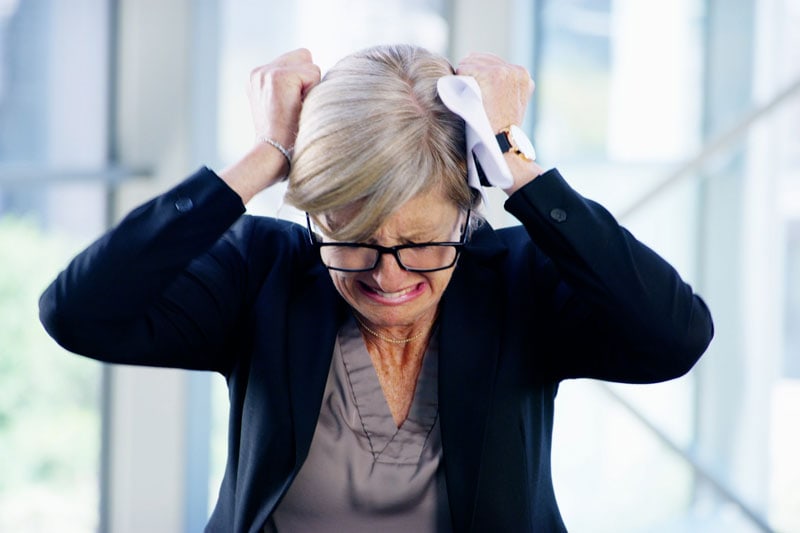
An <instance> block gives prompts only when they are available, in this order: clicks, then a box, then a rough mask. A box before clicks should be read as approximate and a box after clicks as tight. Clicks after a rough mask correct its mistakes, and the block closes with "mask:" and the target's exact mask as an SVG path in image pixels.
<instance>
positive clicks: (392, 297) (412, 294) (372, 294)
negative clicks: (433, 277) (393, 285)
mask: <svg viewBox="0 0 800 533" xmlns="http://www.w3.org/2000/svg"><path fill="white" fill-rule="evenodd" d="M358 286H359V287H360V288H361V292H363V293H364V294H365V295H366V296H367V297H369V298H370V299H371V300H374V301H376V302H379V303H381V304H384V305H399V304H403V303H406V302H408V301H410V300H413V299H414V298H416V297H417V296H419V295H420V294H422V292H423V291H424V290H425V284H424V283H417V284H416V285H413V286H411V287H406V288H405V289H401V290H399V291H395V292H384V291H382V290H380V289H377V288H375V287H370V286H369V285H367V284H366V283H364V282H363V281H359V282H358Z"/></svg>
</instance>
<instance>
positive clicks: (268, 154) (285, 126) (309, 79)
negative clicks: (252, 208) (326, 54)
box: [220, 48, 320, 203]
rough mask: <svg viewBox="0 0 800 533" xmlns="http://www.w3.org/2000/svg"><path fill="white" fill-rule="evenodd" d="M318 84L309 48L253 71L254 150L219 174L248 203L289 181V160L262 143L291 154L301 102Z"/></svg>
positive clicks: (301, 49)
mask: <svg viewBox="0 0 800 533" xmlns="http://www.w3.org/2000/svg"><path fill="white" fill-rule="evenodd" d="M319 80H320V69H319V67H318V66H317V65H315V64H314V62H313V60H312V58H311V52H309V51H308V50H306V49H305V48H300V49H298V50H294V51H292V52H287V53H285V54H283V55H281V56H279V57H278V58H276V59H275V60H274V61H272V62H270V63H267V64H266V65H262V66H260V67H256V68H255V69H253V70H252V71H251V73H250V80H249V84H248V87H247V95H248V98H249V100H250V113H251V116H252V119H253V128H254V134H255V139H256V140H255V144H254V146H253V147H252V148H251V150H250V151H249V152H248V153H247V155H245V157H244V158H242V159H241V160H240V161H238V162H237V163H235V164H234V165H232V166H231V167H229V168H227V169H225V170H224V171H223V172H222V173H221V174H220V175H221V177H222V179H223V180H224V181H225V182H226V183H228V185H229V186H230V187H231V188H232V189H233V190H235V191H236V192H237V193H238V194H239V196H241V197H242V201H243V202H244V203H247V202H248V201H249V200H250V198H252V197H253V196H254V195H255V194H257V193H258V192H260V191H262V190H264V189H266V188H267V187H269V186H271V185H273V184H275V183H277V182H278V181H280V180H281V179H282V178H284V177H285V176H286V174H287V172H288V169H289V165H288V164H287V161H286V158H285V157H284V155H283V154H282V153H281V152H280V151H279V150H278V149H277V148H275V147H274V146H272V145H270V144H269V143H266V142H264V141H263V140H262V139H265V138H267V139H272V140H273V141H276V142H278V143H280V144H281V145H282V146H284V147H286V148H287V149H289V148H291V147H292V146H293V145H294V140H295V137H296V136H297V127H298V122H299V119H300V110H301V109H302V106H303V100H304V99H305V96H306V94H307V93H308V91H309V90H310V89H311V88H312V87H313V86H314V85H316V84H317V83H319Z"/></svg>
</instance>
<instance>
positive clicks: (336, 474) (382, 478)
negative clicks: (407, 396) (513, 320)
mask: <svg viewBox="0 0 800 533" xmlns="http://www.w3.org/2000/svg"><path fill="white" fill-rule="evenodd" d="M437 375H438V346H437V342H436V336H435V335H433V336H432V339H431V342H430V345H429V346H428V349H427V351H426V353H425V356H424V360H423V363H422V369H421V370H420V375H419V378H418V380H417V388H416V391H415V393H414V399H413V402H412V405H411V410H410V411H409V414H408V418H407V419H406V421H405V422H403V424H402V426H400V428H398V427H397V426H396V425H395V423H394V419H393V418H392V414H391V412H390V411H389V406H388V404H387V403H386V399H385V397H384V395H383V391H382V390H381V386H380V383H379V382H378V376H377V374H376V373H375V369H374V367H373V366H372V362H371V360H370V356H369V353H368V352H367V348H366V346H365V344H364V340H363V339H362V337H361V332H360V331H359V329H358V327H357V325H356V322H355V320H354V319H353V318H352V317H351V318H350V319H349V320H348V321H347V323H346V324H345V325H344V326H343V327H342V329H341V330H340V331H339V334H338V337H337V340H336V345H335V346H334V353H333V358H332V361H331V368H330V372H329V373H328V381H327V384H326V386H325V393H324V396H323V401H322V408H321V411H320V415H319V420H318V421H317V427H316V430H315V432H314V437H313V440H312V442H311V448H310V450H309V453H308V457H307V459H306V461H305V463H304V464H303V466H302V467H301V468H300V472H299V473H298V475H297V478H295V480H294V482H293V483H292V485H291V487H289V490H288V492H287V493H286V495H285V496H284V498H283V500H281V502H280V503H279V504H278V507H277V508H276V509H275V512H274V513H273V514H272V516H271V517H270V519H269V520H268V522H267V524H266V527H265V532H267V533H274V532H280V533H286V532H298V531H302V532H314V531H351V532H359V531H364V532H366V531H370V532H374V531H378V532H380V533H391V532H404V533H405V532H409V531H412V532H414V533H425V532H434V531H450V530H451V526H450V510H449V507H448V504H447V490H446V487H445V482H444V465H443V463H442V445H441V435H440V431H439V420H438V412H439V406H438V394H437V392H438V382H437Z"/></svg>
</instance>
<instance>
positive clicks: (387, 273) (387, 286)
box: [372, 253, 409, 292]
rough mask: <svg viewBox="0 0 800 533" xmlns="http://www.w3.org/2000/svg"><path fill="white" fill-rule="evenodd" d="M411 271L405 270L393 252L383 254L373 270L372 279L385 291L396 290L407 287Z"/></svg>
mask: <svg viewBox="0 0 800 533" xmlns="http://www.w3.org/2000/svg"><path fill="white" fill-rule="evenodd" d="M408 274H409V272H408V271H407V270H403V268H402V267H401V266H400V263H399V262H398V261H397V257H395V256H394V255H393V254H390V253H385V254H381V256H380V258H379V259H378V266H376V267H375V269H374V270H372V279H373V280H375V283H376V284H377V285H378V288H380V290H382V291H384V292H394V291H397V290H400V289H402V288H404V287H405V282H406V278H407V277H408Z"/></svg>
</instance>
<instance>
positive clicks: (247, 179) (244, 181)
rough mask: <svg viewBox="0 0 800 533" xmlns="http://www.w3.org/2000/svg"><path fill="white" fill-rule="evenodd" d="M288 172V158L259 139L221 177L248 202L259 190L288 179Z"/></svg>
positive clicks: (243, 200)
mask: <svg viewBox="0 0 800 533" xmlns="http://www.w3.org/2000/svg"><path fill="white" fill-rule="evenodd" d="M288 172H289V162H288V161H287V158H286V157H285V156H284V155H283V154H282V153H281V152H280V151H279V150H277V149H276V148H275V147H274V146H272V145H270V144H268V143H266V142H262V141H258V142H256V143H255V144H254V145H253V147H252V148H250V150H249V151H248V152H247V154H245V156H244V157H243V158H242V159H240V160H239V161H237V162H236V163H234V164H232V165H231V166H229V167H227V168H226V169H225V170H223V171H222V172H221V173H220V177H221V178H222V180H223V181H225V183H227V184H228V186H229V187H230V188H231V189H233V190H234V191H235V192H236V193H237V194H239V196H240V197H241V198H242V202H243V203H245V204H246V203H247V202H249V201H250V199H251V198H253V196H255V195H256V194H258V193H259V192H261V191H263V190H264V189H267V188H269V187H271V186H273V185H275V184H276V183H279V182H281V181H283V180H284V179H286V176H287V175H288Z"/></svg>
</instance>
